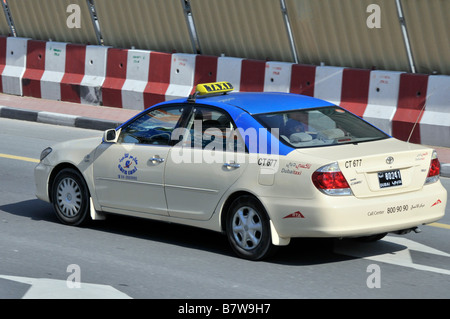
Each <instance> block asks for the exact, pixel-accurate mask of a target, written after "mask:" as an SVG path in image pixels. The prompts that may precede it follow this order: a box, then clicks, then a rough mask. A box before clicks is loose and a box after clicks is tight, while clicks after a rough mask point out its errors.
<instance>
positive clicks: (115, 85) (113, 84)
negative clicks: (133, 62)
mask: <svg viewBox="0 0 450 319" xmlns="http://www.w3.org/2000/svg"><path fill="white" fill-rule="evenodd" d="M127 60H128V50H123V49H115V48H112V49H109V50H108V54H107V59H106V78H105V81H104V82H103V85H102V101H103V105H105V106H111V107H119V108H122V87H123V85H124V83H125V80H126V77H127Z"/></svg>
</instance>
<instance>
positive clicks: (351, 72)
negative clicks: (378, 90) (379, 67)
mask: <svg viewBox="0 0 450 319" xmlns="http://www.w3.org/2000/svg"><path fill="white" fill-rule="evenodd" d="M369 82H370V70H362V69H344V71H343V74H342V90H341V102H340V106H342V107H343V108H345V109H346V110H348V111H350V112H352V113H354V114H356V115H358V116H360V117H362V116H363V115H364V112H365V110H366V107H367V101H368V97H369Z"/></svg>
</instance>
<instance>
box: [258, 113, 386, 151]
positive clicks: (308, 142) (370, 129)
mask: <svg viewBox="0 0 450 319" xmlns="http://www.w3.org/2000/svg"><path fill="white" fill-rule="evenodd" d="M254 117H255V118H256V119H257V120H258V121H259V122H260V123H261V124H262V125H264V126H265V127H266V128H268V129H269V130H271V131H272V132H274V130H273V129H278V134H279V136H278V138H279V139H280V141H281V142H283V143H285V144H287V145H288V146H291V147H295V148H303V147H313V146H328V145H337V144H347V143H362V142H368V141H374V140H379V139H384V138H388V137H389V136H388V135H387V134H385V133H384V132H382V131H380V130H379V129H377V128H376V127H374V126H372V125H370V124H369V123H367V122H366V121H364V120H362V119H361V118H359V117H357V116H355V115H353V114H352V113H350V112H347V111H345V110H344V109H342V108H339V107H322V108H315V109H307V110H295V111H288V112H278V113H266V114H257V115H254ZM275 132H276V131H275Z"/></svg>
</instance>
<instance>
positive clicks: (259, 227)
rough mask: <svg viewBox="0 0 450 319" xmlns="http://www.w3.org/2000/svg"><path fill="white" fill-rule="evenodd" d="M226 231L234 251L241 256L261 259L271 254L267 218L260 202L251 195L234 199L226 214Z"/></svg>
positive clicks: (272, 247) (274, 248) (272, 246)
mask: <svg viewBox="0 0 450 319" xmlns="http://www.w3.org/2000/svg"><path fill="white" fill-rule="evenodd" d="M226 233H227V237H228V241H229V242H230V244H231V247H232V248H233V250H234V252H235V253H236V254H237V255H238V256H239V257H242V258H245V259H249V260H261V259H263V258H266V257H268V256H269V255H271V254H272V253H273V252H274V251H275V250H276V246H274V245H272V238H271V235H270V224H269V218H268V216H267V213H266V211H265V209H264V207H263V206H262V205H261V203H260V202H259V201H258V200H257V199H256V198H254V197H252V196H241V197H239V198H237V199H236V200H234V202H233V203H232V204H231V206H230V209H229V211H228V214H227V220H226Z"/></svg>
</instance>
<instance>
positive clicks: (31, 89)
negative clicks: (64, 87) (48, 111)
mask: <svg viewBox="0 0 450 319" xmlns="http://www.w3.org/2000/svg"><path fill="white" fill-rule="evenodd" d="M45 47H46V42H45V41H38V40H29V41H28V43H27V63H26V70H25V73H24V74H23V77H22V85H23V95H24V96H32V97H36V98H41V97H42V96H41V78H42V75H43V74H44V71H45V54H46V50H45Z"/></svg>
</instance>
